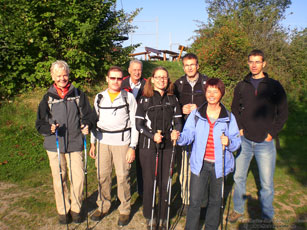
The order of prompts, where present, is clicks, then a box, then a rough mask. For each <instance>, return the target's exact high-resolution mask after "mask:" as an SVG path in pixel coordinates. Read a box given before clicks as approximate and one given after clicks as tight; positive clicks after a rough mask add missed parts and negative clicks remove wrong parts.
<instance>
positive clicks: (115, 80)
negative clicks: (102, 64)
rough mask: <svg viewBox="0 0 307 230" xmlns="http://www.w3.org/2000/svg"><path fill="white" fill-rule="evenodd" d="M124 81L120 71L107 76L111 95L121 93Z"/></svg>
mask: <svg viewBox="0 0 307 230" xmlns="http://www.w3.org/2000/svg"><path fill="white" fill-rule="evenodd" d="M122 81H123V74H122V73H121V72H120V71H111V72H110V73H109V76H107V82H108V88H109V91H110V92H111V93H115V92H119V91H120V87H121V85H122Z"/></svg>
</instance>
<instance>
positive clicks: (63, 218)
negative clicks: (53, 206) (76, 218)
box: [59, 214, 71, 224]
mask: <svg viewBox="0 0 307 230" xmlns="http://www.w3.org/2000/svg"><path fill="white" fill-rule="evenodd" d="M70 222H71V217H70V215H69V214H66V215H59V224H69V223H70Z"/></svg>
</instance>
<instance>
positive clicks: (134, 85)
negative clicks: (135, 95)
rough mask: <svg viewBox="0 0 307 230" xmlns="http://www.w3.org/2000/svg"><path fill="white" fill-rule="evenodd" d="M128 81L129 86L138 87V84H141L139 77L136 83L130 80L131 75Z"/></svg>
mask: <svg viewBox="0 0 307 230" xmlns="http://www.w3.org/2000/svg"><path fill="white" fill-rule="evenodd" d="M129 83H130V86H131V88H134V87H139V86H141V78H140V80H139V81H138V83H136V84H134V83H133V82H132V80H131V77H130V78H129Z"/></svg>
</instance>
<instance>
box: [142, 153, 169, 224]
mask: <svg viewBox="0 0 307 230" xmlns="http://www.w3.org/2000/svg"><path fill="white" fill-rule="evenodd" d="M171 155H172V150H171V149H164V150H161V151H160V153H159V162H160V167H158V176H157V188H159V190H161V209H160V210H159V211H160V219H166V215H167V202H166V201H167V192H166V190H167V182H168V177H169V167H170V161H171ZM140 162H141V165H142V174H143V181H144V182H145V183H143V215H144V217H145V218H147V219H150V218H151V210H152V198H153V187H154V179H155V165H156V151H155V150H152V149H140ZM161 169H162V170H161ZM156 195H157V193H156ZM155 210H157V209H155ZM155 216H157V213H155Z"/></svg>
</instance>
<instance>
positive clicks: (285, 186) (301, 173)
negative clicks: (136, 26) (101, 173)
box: [0, 61, 307, 229]
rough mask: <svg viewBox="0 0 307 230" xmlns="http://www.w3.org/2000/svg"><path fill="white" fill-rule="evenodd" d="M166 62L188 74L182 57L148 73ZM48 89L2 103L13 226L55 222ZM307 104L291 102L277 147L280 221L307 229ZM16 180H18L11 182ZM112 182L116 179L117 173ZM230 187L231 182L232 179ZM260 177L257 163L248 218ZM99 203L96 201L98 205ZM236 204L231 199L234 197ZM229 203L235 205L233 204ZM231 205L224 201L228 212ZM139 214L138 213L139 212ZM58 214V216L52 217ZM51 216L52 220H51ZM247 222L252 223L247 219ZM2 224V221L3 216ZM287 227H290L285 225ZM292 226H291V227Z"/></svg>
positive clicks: (0, 170)
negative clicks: (39, 114)
mask: <svg viewBox="0 0 307 230" xmlns="http://www.w3.org/2000/svg"><path fill="white" fill-rule="evenodd" d="M160 65H162V66H165V67H166V68H167V69H168V70H169V74H170V76H171V79H172V81H173V82H174V81H175V80H176V79H177V78H178V77H180V76H182V75H183V69H182V65H181V64H180V63H178V62H162V61H158V62H144V71H143V75H144V76H150V75H151V72H152V70H153V69H154V68H155V67H157V66H160ZM105 88H106V84H105V83H103V82H101V83H98V84H96V85H94V86H92V87H84V89H85V91H86V92H87V94H88V95H89V98H90V101H91V103H92V102H93V99H94V96H95V95H96V94H97V93H98V92H100V91H102V90H103V89H105ZM228 93H229V94H227V95H228V96H227V98H226V100H225V104H226V105H227V106H229V103H230V101H231V96H230V95H231V91H229V92H228ZM43 94H44V90H35V91H33V92H29V93H27V94H23V95H19V96H17V97H15V98H14V99H13V101H4V102H1V104H0V124H1V126H0V152H1V154H0V183H3V185H6V186H8V187H7V188H1V189H2V190H1V191H3V193H4V194H5V196H4V197H1V200H2V201H1V203H2V202H5V199H8V200H10V199H11V200H10V201H9V207H8V208H7V209H6V210H7V211H6V212H4V213H0V219H1V220H4V221H6V223H7V226H9V228H10V229H16V227H17V226H19V225H23V226H25V227H26V229H36V227H37V226H44V224H46V223H44V222H41V219H40V218H41V216H43V217H45V218H47V219H48V221H50V223H49V222H48V223H49V224H55V222H56V221H55V220H54V216H55V215H56V213H55V203H54V195H53V188H52V181H51V173H50V169H49V162H48V157H47V154H46V152H45V150H44V149H43V146H42V143H43V137H42V136H41V135H40V134H38V133H37V131H36V129H35V119H36V110H37V106H38V103H39V101H40V100H41V98H42V96H43ZM306 117H307V107H306V105H305V104H296V103H290V112H289V120H288V122H287V125H286V126H285V128H284V129H283V131H282V132H281V133H280V135H279V142H280V149H278V156H277V163H276V171H275V178H274V179H275V198H274V206H275V209H276V222H277V225H279V226H281V225H282V224H284V223H287V224H288V225H289V226H290V225H296V226H297V227H298V229H305V227H307V226H306V222H307V221H306V218H307V202H306V191H305V190H306V181H307V175H306V169H305V167H306V157H305V153H306V152H307V145H306V144H305V139H306V136H307V131H306V130H307V126H306ZM88 159H89V160H88V191H89V199H90V201H91V203H92V204H95V198H96V197H95V196H96V194H97V193H96V190H97V178H96V168H95V165H94V160H93V159H91V158H88ZM176 177H177V173H175V174H174V180H173V181H174V186H173V190H172V191H173V201H174V202H173V205H172V209H171V210H172V213H171V216H172V217H173V219H172V221H174V220H175V218H176V213H177V211H178V209H179V208H180V204H181V201H180V198H179V197H180V186H179V184H178V180H177V178H176ZM131 178H132V181H131V182H132V203H133V204H134V205H136V206H137V210H136V211H139V210H140V209H141V203H140V201H138V200H137V193H136V181H135V168H134V166H133V169H132V171H131ZM12 184H13V185H14V186H12ZM113 184H116V182H115V178H113ZM227 186H228V190H230V189H231V186H232V182H230V183H228V185H227ZM257 188H259V180H258V175H257V166H256V164H255V162H253V163H252V167H251V170H250V173H249V175H248V181H247V192H248V195H249V196H248V199H247V203H246V210H247V214H246V216H245V217H246V218H251V219H252V220H253V219H257V218H259V215H260V214H259V213H260V205H259V201H258V189H257ZM112 197H113V198H112V199H113V200H114V201H115V199H116V185H114V186H113V187H112ZM94 207H95V205H93V207H91V209H92V210H93V209H94ZM231 207H232V202H231ZM231 207H230V208H231ZM227 209H228V202H227V206H226V207H225V212H224V215H226V213H227V212H226V211H227ZM138 215H139V214H138ZM52 217H53V219H52ZM49 218H51V220H49ZM184 222H185V219H184V218H181V219H180V221H179V224H178V226H179V225H184ZM246 224H247V225H246ZM251 224H252V223H243V225H242V223H238V224H231V225H229V227H230V229H244V227H246V226H249V227H251V226H252V225H251ZM0 228H1V221H0ZM283 229H287V228H283ZM289 229H290V228H289Z"/></svg>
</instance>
